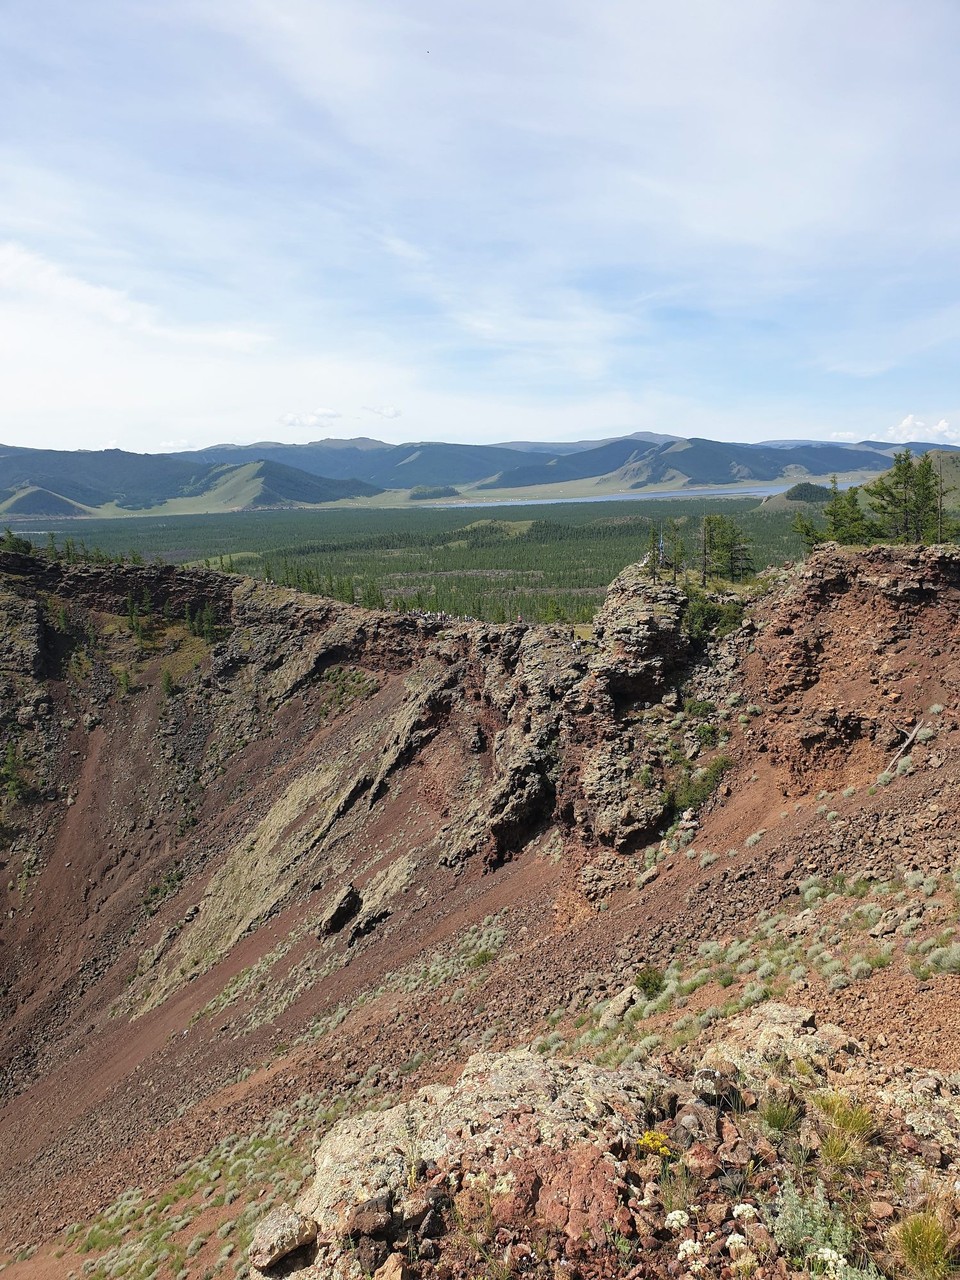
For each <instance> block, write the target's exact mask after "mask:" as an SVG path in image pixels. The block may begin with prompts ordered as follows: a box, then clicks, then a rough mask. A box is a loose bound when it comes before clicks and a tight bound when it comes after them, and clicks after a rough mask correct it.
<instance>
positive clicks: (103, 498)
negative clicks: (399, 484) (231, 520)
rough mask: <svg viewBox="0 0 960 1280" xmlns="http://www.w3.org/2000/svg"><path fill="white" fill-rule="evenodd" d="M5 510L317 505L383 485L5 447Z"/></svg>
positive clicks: (246, 464) (1, 500)
mask: <svg viewBox="0 0 960 1280" xmlns="http://www.w3.org/2000/svg"><path fill="white" fill-rule="evenodd" d="M0 475H2V477H3V484H4V487H3V488H2V489H0V514H3V515H7V516H10V517H26V516H83V515H93V514H98V513H99V514H104V515H126V514H130V513H132V512H143V513H146V512H151V511H163V512H167V513H169V514H184V515H186V514H193V515H197V514H201V513H203V512H211V513H213V512H219V511H238V510H246V509H255V508H258V507H287V506H291V507H297V506H318V505H320V504H321V503H326V502H338V501H340V500H341V499H343V498H357V497H372V496H374V495H375V494H378V493H381V492H382V490H381V489H380V488H379V487H378V486H377V485H374V484H370V483H368V482H365V481H362V480H353V479H343V478H336V479H330V478H329V477H326V476H318V475H312V474H309V473H308V472H306V471H301V470H299V469H297V468H296V467H289V466H285V465H284V464H283V463H279V462H270V461H264V460H262V459H258V460H253V461H242V462H240V461H238V462H235V463H226V464H225V463H216V462H210V461H201V460H199V459H194V460H193V461H184V460H183V459H180V458H175V457H170V456H167V455H166V454H141V453H126V452H124V451H123V450H121V449H104V450H100V451H96V452H87V451H85V450H78V451H76V452H65V451H59V450H55V449H19V448H11V447H9V446H0Z"/></svg>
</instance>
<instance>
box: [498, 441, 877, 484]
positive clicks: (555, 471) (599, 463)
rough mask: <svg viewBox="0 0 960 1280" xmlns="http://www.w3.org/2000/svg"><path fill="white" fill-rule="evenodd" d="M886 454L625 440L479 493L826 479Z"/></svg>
mask: <svg viewBox="0 0 960 1280" xmlns="http://www.w3.org/2000/svg"><path fill="white" fill-rule="evenodd" d="M889 465H890V463H889V459H888V458H887V456H886V455H884V454H880V453H877V452H875V451H874V450H871V449H862V450H859V451H858V450H851V449H848V448H846V447H844V446H843V445H833V444H826V443H824V444H820V445H817V446H813V445H794V446H787V447H785V448H782V449H781V448H776V447H773V446H766V447H765V446H763V445H756V444H727V443H726V442H721V441H718V440H697V439H694V440H669V441H667V442H666V443H663V444H654V445H645V444H643V443H642V442H639V441H636V440H632V439H625V440H615V441H612V442H611V443H610V444H606V445H601V446H600V448H598V449H589V450H584V451H583V452H582V453H577V454H571V455H567V456H566V457H563V458H551V459H550V460H549V461H547V462H537V463H533V462H526V463H524V464H523V465H521V466H519V467H516V468H514V469H513V470H511V471H506V472H503V473H502V474H500V475H499V476H497V477H495V478H493V479H491V480H489V481H487V482H486V483H484V484H482V485H480V486H478V487H479V488H481V489H501V488H507V489H512V488H520V487H527V486H530V485H544V484H558V483H562V482H565V481H566V482H569V481H573V480H585V479H590V478H597V479H599V478H600V477H601V476H608V475H610V474H611V473H616V478H617V479H618V480H620V481H621V482H622V484H623V485H624V487H625V488H631V489H641V488H644V487H646V486H648V485H663V484H675V485H678V486H684V485H694V484H695V485H707V484H709V485H719V484H736V483H737V482H738V481H744V480H754V481H772V480H778V479H781V478H782V477H791V476H797V477H799V476H802V475H820V476H822V475H829V474H830V473H831V472H833V471H837V472H846V471H852V470H855V469H857V470H865V471H884V470H885V469H886V468H887V467H888V466H889Z"/></svg>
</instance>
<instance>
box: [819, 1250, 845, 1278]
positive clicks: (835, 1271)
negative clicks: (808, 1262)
mask: <svg viewBox="0 0 960 1280" xmlns="http://www.w3.org/2000/svg"><path fill="white" fill-rule="evenodd" d="M816 1256H817V1258H818V1259H819V1260H820V1261H821V1262H822V1263H823V1264H824V1266H825V1267H826V1270H827V1275H829V1276H839V1275H842V1274H843V1272H844V1271H845V1270H846V1268H847V1266H848V1265H849V1264H848V1263H847V1260H846V1258H845V1257H844V1256H843V1254H842V1253H837V1251H836V1249H830V1248H828V1247H827V1246H826V1245H824V1246H823V1248H821V1249H818V1250H817V1254H816Z"/></svg>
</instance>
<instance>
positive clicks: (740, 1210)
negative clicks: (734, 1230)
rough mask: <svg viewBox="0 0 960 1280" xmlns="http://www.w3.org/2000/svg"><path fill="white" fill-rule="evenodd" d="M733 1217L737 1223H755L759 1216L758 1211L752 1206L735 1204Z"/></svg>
mask: <svg viewBox="0 0 960 1280" xmlns="http://www.w3.org/2000/svg"><path fill="white" fill-rule="evenodd" d="M733 1216H734V1218H735V1219H736V1221H737V1222H753V1220H754V1218H756V1216H757V1211H756V1209H755V1208H754V1207H753V1205H752V1204H735V1205H734V1206H733Z"/></svg>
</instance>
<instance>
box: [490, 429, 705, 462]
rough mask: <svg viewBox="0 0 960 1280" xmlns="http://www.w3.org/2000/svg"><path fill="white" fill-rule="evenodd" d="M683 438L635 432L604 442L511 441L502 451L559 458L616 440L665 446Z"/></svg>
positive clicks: (504, 444) (607, 439)
mask: <svg viewBox="0 0 960 1280" xmlns="http://www.w3.org/2000/svg"><path fill="white" fill-rule="evenodd" d="M680 439H682V437H681V436H668V435H663V433H662V432H658V431H634V432H632V433H631V434H630V435H628V436H606V437H605V438H603V439H602V440H566V441H562V442H560V443H557V442H553V443H545V442H544V441H542V440H511V441H505V442H503V443H501V444H500V448H501V449H518V450H519V451H520V452H521V453H549V454H550V455H551V456H554V457H559V456H561V455H562V454H565V453H580V452H582V451H583V450H585V449H597V448H599V446H600V445H603V444H611V443H612V442H613V441H614V440H644V441H646V442H647V444H664V443H665V442H666V441H668V440H680Z"/></svg>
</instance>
